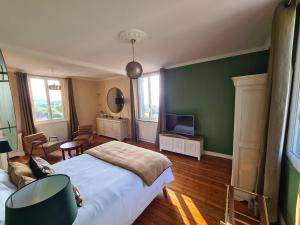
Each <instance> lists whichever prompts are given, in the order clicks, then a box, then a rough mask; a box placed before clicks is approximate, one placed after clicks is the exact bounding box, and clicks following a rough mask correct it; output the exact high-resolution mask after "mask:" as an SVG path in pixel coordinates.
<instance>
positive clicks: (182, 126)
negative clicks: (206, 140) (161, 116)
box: [166, 114, 194, 136]
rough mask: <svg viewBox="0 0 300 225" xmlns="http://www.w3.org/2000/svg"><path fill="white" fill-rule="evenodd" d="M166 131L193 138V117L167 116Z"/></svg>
mask: <svg viewBox="0 0 300 225" xmlns="http://www.w3.org/2000/svg"><path fill="white" fill-rule="evenodd" d="M166 130H167V132H170V133H176V134H185V135H191V136H194V116H192V115H176V114H167V118H166Z"/></svg>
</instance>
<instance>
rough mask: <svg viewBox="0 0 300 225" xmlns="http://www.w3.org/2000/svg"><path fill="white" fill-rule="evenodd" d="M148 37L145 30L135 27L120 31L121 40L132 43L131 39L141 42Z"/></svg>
mask: <svg viewBox="0 0 300 225" xmlns="http://www.w3.org/2000/svg"><path fill="white" fill-rule="evenodd" d="M146 38H147V34H146V33H145V32H144V31H142V30H138V29H134V28H131V29H127V30H123V31H121V32H120V33H119V39H120V41H122V42H125V43H131V40H135V41H136V42H139V41H142V40H145V39H146Z"/></svg>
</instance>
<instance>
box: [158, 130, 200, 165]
mask: <svg viewBox="0 0 300 225" xmlns="http://www.w3.org/2000/svg"><path fill="white" fill-rule="evenodd" d="M159 149H160V151H161V150H166V151H170V152H175V153H179V154H183V155H189V156H193V157H196V158H198V160H200V158H201V155H202V154H203V137H202V136H193V137H191V136H190V137H188V136H183V135H176V134H168V133H162V134H160V135H159Z"/></svg>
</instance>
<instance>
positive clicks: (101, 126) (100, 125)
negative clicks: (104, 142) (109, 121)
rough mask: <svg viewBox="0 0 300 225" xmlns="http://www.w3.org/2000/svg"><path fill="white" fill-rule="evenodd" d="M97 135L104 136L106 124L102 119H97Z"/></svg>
mask: <svg viewBox="0 0 300 225" xmlns="http://www.w3.org/2000/svg"><path fill="white" fill-rule="evenodd" d="M97 134H98V135H104V122H103V120H102V119H97Z"/></svg>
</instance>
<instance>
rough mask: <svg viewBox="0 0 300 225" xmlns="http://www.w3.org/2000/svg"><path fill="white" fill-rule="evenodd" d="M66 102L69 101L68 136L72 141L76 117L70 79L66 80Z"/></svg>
mask: <svg viewBox="0 0 300 225" xmlns="http://www.w3.org/2000/svg"><path fill="white" fill-rule="evenodd" d="M67 80H68V100H69V114H70V115H69V116H70V118H69V133H70V134H69V136H70V138H71V139H72V140H73V139H74V138H75V134H74V133H75V131H77V129H78V117H77V112H76V107H75V100H74V92H73V83H72V79H71V78H68V79H67Z"/></svg>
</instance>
